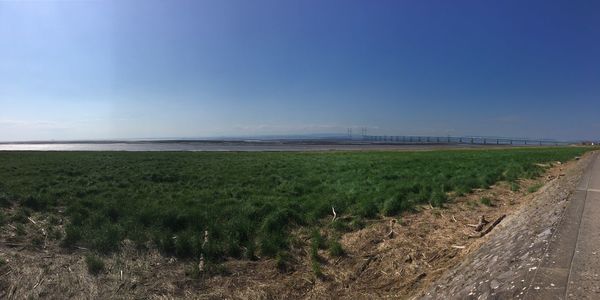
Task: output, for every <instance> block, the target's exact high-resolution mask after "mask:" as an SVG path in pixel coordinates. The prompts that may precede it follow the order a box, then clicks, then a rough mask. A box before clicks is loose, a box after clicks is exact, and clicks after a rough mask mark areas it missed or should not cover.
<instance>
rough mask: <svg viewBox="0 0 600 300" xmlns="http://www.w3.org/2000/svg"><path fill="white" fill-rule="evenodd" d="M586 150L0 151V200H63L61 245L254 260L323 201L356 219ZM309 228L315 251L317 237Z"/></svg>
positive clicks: (283, 242)
mask: <svg viewBox="0 0 600 300" xmlns="http://www.w3.org/2000/svg"><path fill="white" fill-rule="evenodd" d="M585 151H587V149H585V148H575V147H572V148H568V147H565V148H522V149H502V150H460V151H458V150H453V151H426V152H327V153H184V152H159V153H156V152H143V153H130V152H2V153H0V206H7V207H8V206H14V207H16V208H15V209H16V212H14V213H12V214H11V216H10V218H11V219H12V221H14V222H15V223H25V222H27V217H28V216H29V215H30V214H31V213H32V212H35V211H38V212H56V211H57V210H58V209H59V208H60V210H61V212H62V211H63V210H64V213H63V214H62V215H61V217H63V216H64V218H65V230H64V232H65V233H64V236H63V237H62V241H61V245H62V246H64V247H73V246H84V247H87V248H90V249H93V250H94V251H97V252H99V253H110V252H114V251H118V250H119V248H120V245H121V242H122V241H123V239H129V240H132V241H134V242H135V243H136V245H139V247H140V248H141V249H143V248H144V247H146V245H149V246H151V247H156V248H157V249H158V250H160V251H161V252H162V253H163V254H164V255H174V256H178V257H181V258H188V259H197V258H198V257H200V255H203V256H204V257H205V258H206V259H207V260H208V261H211V262H218V261H221V260H223V259H226V258H228V257H233V258H244V259H255V258H256V255H260V256H266V257H276V256H277V255H278V254H280V253H284V252H282V251H287V250H288V249H289V247H290V231H291V230H292V229H294V228H299V227H300V228H324V226H328V225H327V224H329V222H330V220H331V207H332V206H333V207H335V210H336V212H337V214H338V217H341V216H345V217H347V220H349V221H343V222H340V223H335V224H331V226H332V227H333V228H334V231H336V232H343V231H346V230H356V229H360V228H362V226H364V224H365V222H364V221H365V220H366V219H371V218H378V217H380V216H381V215H386V216H397V215H399V214H401V213H403V212H407V211H418V209H419V207H420V205H422V204H431V205H432V206H435V207H443V206H444V204H445V203H447V201H449V200H450V198H449V197H448V195H451V194H461V193H462V194H466V193H469V192H471V191H472V190H473V189H479V188H487V187H489V186H490V185H493V184H495V183H496V182H498V181H509V182H515V181H516V180H517V179H519V178H535V177H536V176H539V175H540V174H542V172H543V171H544V170H543V168H542V167H540V165H539V164H542V163H547V162H552V161H566V160H568V159H571V158H573V157H575V156H580V155H582V154H583V153H584V152H585ZM58 222H59V220H51V221H50V223H58ZM204 231H208V233H209V239H208V243H207V244H206V245H204V247H203V246H202V242H203V232H204ZM321 238H323V237H321ZM315 239H317V240H316V241H315V242H314V243H313V244H314V245H316V250H317V251H318V250H319V249H324V248H327V243H326V242H322V241H318V237H315ZM323 240H325V239H324V238H323ZM316 256H318V253H317V255H316ZM315 261H317V260H315ZM317 263H318V262H317Z"/></svg>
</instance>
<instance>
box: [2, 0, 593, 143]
mask: <svg viewBox="0 0 600 300" xmlns="http://www.w3.org/2000/svg"><path fill="white" fill-rule="evenodd" d="M347 127H354V128H358V127H367V128H368V130H369V132H370V133H373V134H423V135H448V134H450V135H488V136H514V137H532V138H535V137H547V138H559V139H571V138H600V1H597V0H590V1H576V0H575V1H574V0H565V1H552V0H543V1H522V0H515V1H482V0H474V1H458V0H457V1H446V0H444V1H427V0H425V1H422V0H418V1H417V0H414V1H409V0H394V1H370V0H369V1H367V0H365V1H350V0H339V1H325V0H318V1H310V0H302V1H292V0H289V1H285V0H273V1H260V0H253V1H246V0H240V1H229V0H215V1H202V0H197V1H155V2H153V1H56V2H52V1H31V2H29V1H14V2H13V1H0V140H39V139H57V140H61V139H105V138H160V137H210V136H223V135H235V136H240V135H262V134H304V133H335V132H339V133H344V132H346V128H347ZM355 130H356V131H358V129H355Z"/></svg>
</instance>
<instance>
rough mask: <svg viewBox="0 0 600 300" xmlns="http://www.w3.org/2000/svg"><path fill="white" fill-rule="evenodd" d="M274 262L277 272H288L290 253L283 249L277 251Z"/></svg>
mask: <svg viewBox="0 0 600 300" xmlns="http://www.w3.org/2000/svg"><path fill="white" fill-rule="evenodd" d="M275 264H276V266H277V269H278V270H279V272H281V273H285V272H288V271H289V270H290V268H291V264H290V255H289V254H288V253H287V252H285V251H279V253H277V256H275Z"/></svg>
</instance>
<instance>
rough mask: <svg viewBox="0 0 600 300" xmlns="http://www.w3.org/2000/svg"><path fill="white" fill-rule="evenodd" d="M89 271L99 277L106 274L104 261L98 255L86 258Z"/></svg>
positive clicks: (89, 255)
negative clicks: (103, 273)
mask: <svg viewBox="0 0 600 300" xmlns="http://www.w3.org/2000/svg"><path fill="white" fill-rule="evenodd" d="M85 264H86V265H87V270H88V272H89V273H90V274H92V275H98V274H100V273H102V272H104V261H103V260H102V258H100V257H99V256H97V255H93V254H88V255H86V256H85Z"/></svg>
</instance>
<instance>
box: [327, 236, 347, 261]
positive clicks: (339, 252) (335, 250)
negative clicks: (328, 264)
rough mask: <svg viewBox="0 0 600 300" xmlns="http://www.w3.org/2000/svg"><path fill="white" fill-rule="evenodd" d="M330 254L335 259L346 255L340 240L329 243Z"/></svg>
mask: <svg viewBox="0 0 600 300" xmlns="http://www.w3.org/2000/svg"><path fill="white" fill-rule="evenodd" d="M329 254H331V256H333V257H340V256H343V255H344V254H345V252H344V248H342V244H340V242H339V241H338V240H331V241H330V242H329Z"/></svg>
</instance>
